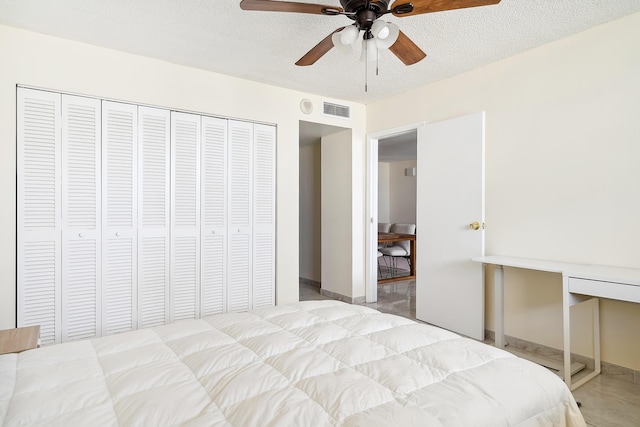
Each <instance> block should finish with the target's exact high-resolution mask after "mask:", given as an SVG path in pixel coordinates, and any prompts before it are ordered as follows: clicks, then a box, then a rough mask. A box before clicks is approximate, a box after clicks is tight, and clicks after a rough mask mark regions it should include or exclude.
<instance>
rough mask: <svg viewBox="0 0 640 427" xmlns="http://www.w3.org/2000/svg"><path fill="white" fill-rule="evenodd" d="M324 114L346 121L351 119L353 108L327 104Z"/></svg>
mask: <svg viewBox="0 0 640 427" xmlns="http://www.w3.org/2000/svg"><path fill="white" fill-rule="evenodd" d="M324 113H325V114H327V115H329V116H336V117H344V118H345V119H348V118H350V117H351V108H349V107H347V106H346V105H339V104H333V103H331V102H325V103H324Z"/></svg>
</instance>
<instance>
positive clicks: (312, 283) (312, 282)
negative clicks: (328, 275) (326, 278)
mask: <svg viewBox="0 0 640 427" xmlns="http://www.w3.org/2000/svg"><path fill="white" fill-rule="evenodd" d="M299 279H300V282H299V283H303V284H305V285H309V286H313V287H315V288H320V287H321V286H320V282H318V281H316V280H312V279H307V278H306V277H299Z"/></svg>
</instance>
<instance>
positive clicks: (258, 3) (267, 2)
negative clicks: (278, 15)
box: [240, 0, 343, 15]
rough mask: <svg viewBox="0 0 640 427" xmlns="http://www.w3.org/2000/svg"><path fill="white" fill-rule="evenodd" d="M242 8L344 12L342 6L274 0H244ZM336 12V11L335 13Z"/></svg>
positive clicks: (318, 12)
mask: <svg viewBox="0 0 640 427" xmlns="http://www.w3.org/2000/svg"><path fill="white" fill-rule="evenodd" d="M240 8H241V9H243V10H262V11H267V12H298V13H314V14H319V15H323V14H325V13H324V12H323V11H324V10H329V11H333V12H342V11H343V10H342V8H340V7H335V6H328V5H322V4H311V3H298V2H293V1H272V0H242V1H241V2H240ZM334 14H335V13H334Z"/></svg>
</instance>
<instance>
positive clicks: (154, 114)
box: [138, 107, 171, 328]
mask: <svg viewBox="0 0 640 427" xmlns="http://www.w3.org/2000/svg"><path fill="white" fill-rule="evenodd" d="M170 120H171V119H170V113H169V111H168V110H162V109H158V108H149V107H138V327H140V328H147V327H151V326H157V325H163V324H165V323H166V322H167V321H168V320H169V298H168V297H169V277H170V276H169V274H170V269H169V264H170V257H169V254H170V252H169V251H170V241H169V236H170V234H169V227H170V219H169V218H170V204H169V203H170V200H169V189H170V186H171V183H170V178H169V177H170V175H169V173H170V165H171V162H170V145H169V140H170V124H171V123H170Z"/></svg>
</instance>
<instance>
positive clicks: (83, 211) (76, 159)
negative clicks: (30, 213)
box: [62, 95, 102, 342]
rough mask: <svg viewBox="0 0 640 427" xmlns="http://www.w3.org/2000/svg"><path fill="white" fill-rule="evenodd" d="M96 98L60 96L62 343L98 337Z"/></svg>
mask: <svg viewBox="0 0 640 427" xmlns="http://www.w3.org/2000/svg"><path fill="white" fill-rule="evenodd" d="M100 111H101V105H100V100H99V99H92V98H83V97H77V96H69V95H63V96H62V307H63V310H62V341H63V342H66V341H73V340H78V339H84V338H92V337H95V336H98V335H100V333H101V332H100V322H101V319H100V303H101V298H100V282H101V277H100V270H101V266H100V259H101V256H100V253H101V249H102V248H101V229H100V211H101V207H100V205H101V200H100V186H101V184H100V181H101V177H100V137H101V136H100V128H101V124H100V122H101V113H100Z"/></svg>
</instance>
